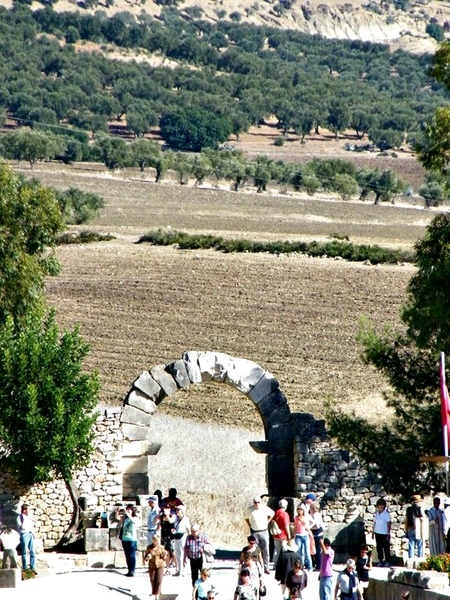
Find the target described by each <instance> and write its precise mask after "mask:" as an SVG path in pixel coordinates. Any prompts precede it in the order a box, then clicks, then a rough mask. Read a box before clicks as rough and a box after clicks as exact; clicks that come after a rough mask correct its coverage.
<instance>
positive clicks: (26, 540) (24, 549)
mask: <svg viewBox="0 0 450 600" xmlns="http://www.w3.org/2000/svg"><path fill="white" fill-rule="evenodd" d="M17 531H18V532H19V535H20V551H21V554H22V569H23V570H24V571H26V570H27V554H28V553H29V554H30V563H29V564H30V571H32V572H33V574H34V575H37V573H36V571H35V568H34V567H35V562H36V555H35V553H34V523H33V518H32V516H31V515H30V513H29V508H28V504H22V508H21V509H20V515H19V516H18V517H17Z"/></svg>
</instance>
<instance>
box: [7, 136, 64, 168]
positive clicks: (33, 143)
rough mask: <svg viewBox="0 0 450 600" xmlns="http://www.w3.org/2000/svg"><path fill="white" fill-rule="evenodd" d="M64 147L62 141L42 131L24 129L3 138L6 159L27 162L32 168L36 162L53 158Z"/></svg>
mask: <svg viewBox="0 0 450 600" xmlns="http://www.w3.org/2000/svg"><path fill="white" fill-rule="evenodd" d="M63 147H64V141H63V140H62V139H59V140H58V138H57V137H56V136H53V135H51V134H49V133H44V132H42V131H34V130H32V129H28V128H24V129H19V130H17V131H13V132H12V133H7V134H5V136H4V140H3V148H4V153H5V156H6V158H13V159H16V160H27V161H28V162H29V163H30V167H31V168H33V167H34V165H35V164H36V162H37V161H38V160H44V159H49V158H53V157H54V156H55V154H59V153H60V151H61V150H62V148H63Z"/></svg>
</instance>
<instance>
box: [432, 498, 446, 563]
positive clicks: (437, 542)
mask: <svg viewBox="0 0 450 600" xmlns="http://www.w3.org/2000/svg"><path fill="white" fill-rule="evenodd" d="M440 504H441V499H440V498H439V496H435V497H434V498H433V507H432V508H430V510H429V511H428V521H429V528H430V530H429V531H430V534H429V542H430V554H431V555H432V556H434V555H436V554H445V531H444V511H443V510H442V508H441V507H440Z"/></svg>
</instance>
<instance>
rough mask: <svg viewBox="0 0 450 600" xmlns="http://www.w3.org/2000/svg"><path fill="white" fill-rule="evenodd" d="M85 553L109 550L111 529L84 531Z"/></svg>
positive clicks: (88, 529) (89, 529)
mask: <svg viewBox="0 0 450 600" xmlns="http://www.w3.org/2000/svg"><path fill="white" fill-rule="evenodd" d="M84 550H85V552H105V551H108V550H109V529H107V528H105V529H98V528H86V529H85V530H84Z"/></svg>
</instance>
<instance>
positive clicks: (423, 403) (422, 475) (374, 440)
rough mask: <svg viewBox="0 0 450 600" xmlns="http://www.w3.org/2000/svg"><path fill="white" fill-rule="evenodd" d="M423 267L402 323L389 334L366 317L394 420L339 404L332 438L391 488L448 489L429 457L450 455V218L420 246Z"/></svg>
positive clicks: (331, 414) (367, 344)
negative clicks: (445, 451) (443, 361)
mask: <svg viewBox="0 0 450 600" xmlns="http://www.w3.org/2000/svg"><path fill="white" fill-rule="evenodd" d="M415 265H416V267H417V272H416V273H415V274H414V275H413V277H412V278H411V280H410V282H409V285H408V289H407V298H406V303H405V305H404V307H403V309H402V312H401V320H402V328H401V330H400V331H394V330H392V329H389V328H386V329H385V331H384V332H383V333H381V334H379V333H377V332H376V331H375V330H374V328H373V326H372V325H371V324H370V323H369V322H368V321H367V320H362V323H361V327H360V334H359V339H360V341H361V343H362V345H363V359H364V360H365V362H367V363H368V364H370V365H372V366H374V367H375V369H377V371H379V372H380V373H381V374H382V375H384V376H385V377H386V379H387V382H388V384H389V391H386V392H385V393H384V397H385V402H386V405H387V407H388V408H389V409H390V411H391V413H392V418H391V419H388V418H387V419H386V420H385V421H383V422H380V420H378V421H377V422H376V423H374V422H369V421H367V420H366V419H364V418H361V417H358V416H356V415H355V414H348V413H345V412H344V411H343V410H341V409H340V408H337V407H332V406H329V407H328V411H327V421H328V427H329V431H330V433H331V435H332V436H333V437H335V438H336V439H337V441H338V443H339V444H340V446H341V447H344V448H347V449H349V450H353V451H354V452H355V453H357V455H358V456H359V458H360V459H361V460H362V462H363V463H364V464H365V465H366V466H367V468H368V469H369V471H371V472H372V473H376V474H378V475H379V476H380V477H381V479H382V481H383V483H384V486H385V489H386V491H388V492H389V493H396V494H403V495H404V496H405V497H409V496H410V495H411V493H413V492H414V493H417V492H426V493H427V492H430V491H440V490H441V489H442V488H443V484H444V482H443V473H442V469H440V468H439V467H438V466H437V465H436V464H435V463H432V462H431V463H422V462H420V457H421V456H429V455H431V456H433V455H442V441H441V440H442V436H440V435H439V431H440V429H441V421H440V399H439V353H440V352H441V351H443V352H445V353H447V354H448V353H449V352H450V329H449V327H448V323H449V321H450V298H449V296H448V294H447V287H448V286H447V282H448V278H449V275H450V215H448V214H440V215H438V216H437V217H435V219H434V220H433V221H432V222H431V224H430V225H429V227H428V228H427V231H426V234H425V236H424V238H423V239H422V240H420V241H419V242H418V243H417V244H416V247H415Z"/></svg>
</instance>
